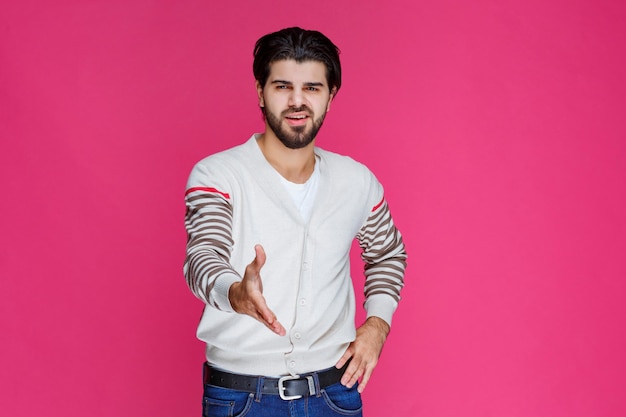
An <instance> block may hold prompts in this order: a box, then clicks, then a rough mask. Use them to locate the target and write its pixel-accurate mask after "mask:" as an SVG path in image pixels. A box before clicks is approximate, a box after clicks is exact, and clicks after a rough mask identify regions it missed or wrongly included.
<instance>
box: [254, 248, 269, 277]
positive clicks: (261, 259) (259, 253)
mask: <svg viewBox="0 0 626 417" xmlns="http://www.w3.org/2000/svg"><path fill="white" fill-rule="evenodd" d="M254 252H255V255H256V256H255V258H254V261H252V263H253V264H254V266H255V267H256V268H257V272H258V271H260V270H261V268H263V265H265V260H266V255H265V249H263V246H261V245H255V246H254Z"/></svg>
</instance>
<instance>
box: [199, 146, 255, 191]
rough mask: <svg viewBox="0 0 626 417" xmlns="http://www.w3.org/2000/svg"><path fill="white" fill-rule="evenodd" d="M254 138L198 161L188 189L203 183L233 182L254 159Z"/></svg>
mask: <svg viewBox="0 0 626 417" xmlns="http://www.w3.org/2000/svg"><path fill="white" fill-rule="evenodd" d="M253 140H254V138H251V139H250V140H248V141H246V142H244V143H243V144H241V145H238V146H235V147H232V148H229V149H226V150H223V151H220V152H217V153H214V154H212V155H209V156H207V157H205V158H203V159H201V160H200V161H198V162H197V163H196V164H195V165H194V167H193V169H192V170H191V173H190V175H189V181H188V187H190V186H192V185H194V184H203V183H205V182H210V183H215V182H223V181H227V182H230V181H233V180H234V179H236V178H239V177H240V176H241V174H242V172H244V171H245V170H244V169H243V168H244V167H246V166H247V165H248V164H250V161H251V160H252V159H253V158H254V147H253V146H255V145H256V144H255V143H254V142H251V141H253Z"/></svg>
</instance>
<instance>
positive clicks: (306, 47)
mask: <svg viewBox="0 0 626 417" xmlns="http://www.w3.org/2000/svg"><path fill="white" fill-rule="evenodd" d="M283 59H293V60H295V61H296V62H305V61H318V62H321V63H323V64H324V65H326V81H327V82H328V86H329V88H330V90H331V91H332V90H333V89H334V90H335V93H336V92H337V91H339V87H341V63H340V62H339V48H337V46H335V44H333V43H332V42H331V41H330V39H328V38H327V37H326V36H324V35H323V34H322V33H320V32H318V31H316V30H304V29H301V28H299V27H293V28H287V29H282V30H279V31H278V32H273V33H269V34H267V35H265V36H263V37H262V38H261V39H259V40H258V41H257V42H256V45H255V46H254V63H253V64H252V72H253V73H254V78H255V79H256V80H257V81H258V82H259V83H260V84H261V86H265V83H266V82H267V78H268V77H269V75H270V64H272V63H273V62H276V61H281V60H283Z"/></svg>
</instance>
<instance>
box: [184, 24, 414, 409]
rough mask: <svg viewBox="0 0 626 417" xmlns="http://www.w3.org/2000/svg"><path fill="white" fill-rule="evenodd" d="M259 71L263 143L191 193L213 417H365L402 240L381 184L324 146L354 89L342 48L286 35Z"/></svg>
mask: <svg viewBox="0 0 626 417" xmlns="http://www.w3.org/2000/svg"><path fill="white" fill-rule="evenodd" d="M253 72H254V76H255V79H256V88H257V92H258V100H259V106H260V108H261V111H262V112H263V116H264V120H265V131H264V133H262V134H255V135H253V136H252V137H251V138H250V139H249V140H248V141H246V142H245V143H244V144H242V145H240V146H237V147H235V148H232V149H229V150H227V151H224V152H220V153H218V154H215V155H212V156H209V157H208V158H205V159H204V160H202V161H200V162H199V163H198V164H197V165H196V166H195V167H194V169H193V171H192V172H191V175H190V177H189V182H188V184H187V191H186V204H187V213H186V221H185V224H186V228H187V232H188V243H187V258H186V261H185V267H184V271H185V277H186V280H187V283H188V285H189V287H190V289H191V290H192V292H193V293H194V294H195V295H196V296H197V297H198V298H200V299H201V300H202V301H204V302H205V303H206V307H205V309H204V313H203V315H202V319H201V321H200V324H199V326H198V332H197V334H198V337H199V338H200V339H201V340H203V341H204V342H206V345H207V346H206V357H207V363H206V364H205V366H204V383H205V385H204V415H205V416H222V415H223V416H226V415H229V416H232V415H240V414H243V413H244V411H246V412H247V414H245V415H247V416H283V415H284V416H290V415H310V416H339V415H341V416H345V415H356V416H358V415H361V397H360V394H361V392H362V391H363V389H364V388H365V386H366V385H367V382H368V380H369V378H370V375H371V374H372V371H373V370H374V367H375V366H376V363H377V360H378V357H379V355H380V353H381V350H382V347H383V344H384V342H385V339H386V337H387V334H388V333H389V325H390V323H391V317H392V314H393V312H394V311H395V309H396V307H397V303H398V300H399V298H400V296H399V294H400V289H401V288H402V286H403V276H404V269H405V266H406V252H405V250H404V245H403V243H402V238H401V236H400V233H399V232H398V230H397V229H396V227H395V226H394V223H393V221H392V219H391V216H390V214H389V209H388V207H387V203H386V201H385V199H384V197H383V188H382V186H381V185H380V184H379V182H378V181H377V180H376V178H375V177H374V175H373V174H372V173H371V172H370V171H369V170H368V169H367V168H366V167H365V166H363V165H361V164H359V163H357V162H355V161H354V160H352V159H350V158H348V157H345V156H340V155H337V154H334V153H331V152H327V151H324V150H322V149H320V148H318V147H316V146H315V137H316V135H317V132H318V131H319V129H320V127H321V126H322V123H323V121H324V117H325V115H326V113H327V112H328V110H329V109H330V105H331V103H332V100H333V98H334V97H335V96H336V94H337V92H338V91H339V88H340V86H341V66H340V63H339V50H338V49H337V47H336V46H335V45H334V44H333V43H332V42H331V41H330V40H329V39H328V38H327V37H326V36H324V35H323V34H321V33H319V32H316V31H307V30H303V29H300V28H289V29H284V30H281V31H278V32H275V33H271V34H268V35H266V36H263V37H262V38H261V39H259V40H258V41H257V43H256V47H255V49H254V64H253ZM355 237H356V238H357V239H358V242H359V245H360V247H361V249H362V258H363V260H364V263H365V276H366V283H365V296H366V301H365V309H366V311H367V320H366V321H365V323H363V325H361V326H360V327H359V328H358V329H356V328H355V324H354V316H355V299H354V290H353V287H352V280H351V278H350V266H349V263H350V257H349V253H350V247H351V244H352V241H353V240H354V238H355ZM358 380H360V381H361V382H360V384H359V383H358Z"/></svg>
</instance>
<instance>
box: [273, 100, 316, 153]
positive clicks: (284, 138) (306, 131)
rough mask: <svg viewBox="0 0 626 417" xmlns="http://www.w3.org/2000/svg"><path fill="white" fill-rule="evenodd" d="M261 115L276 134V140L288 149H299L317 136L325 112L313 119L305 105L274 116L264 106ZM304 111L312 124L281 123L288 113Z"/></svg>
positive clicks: (311, 113)
mask: <svg viewBox="0 0 626 417" xmlns="http://www.w3.org/2000/svg"><path fill="white" fill-rule="evenodd" d="M262 110H263V115H264V116H265V120H266V121H267V125H268V126H269V128H270V129H272V132H274V134H275V135H276V137H277V138H278V140H280V141H281V142H282V144H283V145H285V146H286V147H287V148H289V149H301V148H304V147H306V146H307V145H309V144H310V143H311V142H313V139H315V136H317V132H319V130H320V128H321V127H322V124H323V123H324V117H326V113H324V114H322V115H321V116H320V117H318V118H317V119H315V118H314V117H313V112H312V111H311V110H310V109H309V108H308V107H306V106H301V107H298V108H295V107H292V108H290V109H288V110H285V111H284V112H282V113H281V115H280V117H278V116H276V115H275V114H274V113H272V112H271V111H268V109H267V108H266V107H262ZM302 111H304V112H306V113H307V115H308V116H309V117H310V118H311V120H312V121H313V125H312V126H311V127H309V126H306V125H305V126H286V125H284V124H283V119H284V118H285V117H286V116H287V115H288V114H290V113H296V112H302Z"/></svg>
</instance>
